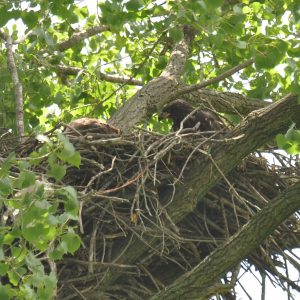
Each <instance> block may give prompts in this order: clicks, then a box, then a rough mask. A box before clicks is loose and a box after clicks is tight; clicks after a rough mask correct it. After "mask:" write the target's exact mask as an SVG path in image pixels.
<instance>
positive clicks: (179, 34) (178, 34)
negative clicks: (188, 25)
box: [169, 28, 183, 43]
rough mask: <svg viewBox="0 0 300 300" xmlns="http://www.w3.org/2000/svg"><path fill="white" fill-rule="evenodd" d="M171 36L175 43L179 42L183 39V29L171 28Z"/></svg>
mask: <svg viewBox="0 0 300 300" xmlns="http://www.w3.org/2000/svg"><path fill="white" fill-rule="evenodd" d="M169 36H170V38H171V39H172V40H173V41H174V42H175V43H178V42H180V41H181V40H182V39H183V31H182V29H181V28H171V29H170V30H169Z"/></svg>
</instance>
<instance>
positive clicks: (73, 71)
mask: <svg viewBox="0 0 300 300" xmlns="http://www.w3.org/2000/svg"><path fill="white" fill-rule="evenodd" d="M51 67H53V68H54V69H56V70H57V72H59V73H60V74H63V75H77V74H78V73H80V72H81V73H84V72H86V71H85V69H82V68H78V67H69V66H64V65H57V66H53V65H51ZM98 76H99V77H100V79H101V80H104V81H108V82H112V83H121V84H130V85H140V86H142V85H143V82H142V81H141V80H137V79H133V78H130V77H123V76H114V75H109V74H105V73H102V72H98Z"/></svg>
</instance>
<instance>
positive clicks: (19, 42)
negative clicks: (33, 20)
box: [14, 30, 34, 45]
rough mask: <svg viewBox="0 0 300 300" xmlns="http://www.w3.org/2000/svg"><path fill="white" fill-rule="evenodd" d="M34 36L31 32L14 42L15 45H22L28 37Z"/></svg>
mask: <svg viewBox="0 0 300 300" xmlns="http://www.w3.org/2000/svg"><path fill="white" fill-rule="evenodd" d="M33 34H34V31H33V30H29V31H28V32H27V33H26V34H25V35H23V36H22V37H21V38H19V39H18V40H16V41H14V44H15V45H17V44H21V43H23V42H24V41H25V40H26V39H27V38H28V37H30V36H31V35H33Z"/></svg>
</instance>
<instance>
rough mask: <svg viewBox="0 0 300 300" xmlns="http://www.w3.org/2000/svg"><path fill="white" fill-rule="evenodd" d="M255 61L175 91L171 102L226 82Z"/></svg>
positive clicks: (171, 96) (246, 62)
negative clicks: (223, 81)
mask: <svg viewBox="0 0 300 300" xmlns="http://www.w3.org/2000/svg"><path fill="white" fill-rule="evenodd" d="M253 61H254V60H253V59H249V60H247V61H245V62H244V63H242V64H240V65H238V66H235V67H233V68H231V69H230V70H228V71H226V72H224V73H222V74H220V75H218V76H216V77H214V78H211V79H209V80H206V81H203V82H201V83H197V84H193V85H190V86H186V87H183V88H181V89H179V90H178V91H175V92H174V93H172V94H171V95H170V101H172V100H175V99H177V98H178V97H179V96H182V95H184V94H187V93H190V92H193V91H196V90H199V89H202V88H204V87H207V86H209V85H211V84H214V83H217V82H220V81H222V80H224V79H225V78H228V77H230V76H232V75H233V74H235V73H237V72H238V71H240V70H242V69H244V68H246V67H248V66H250V65H251V64H252V63H253Z"/></svg>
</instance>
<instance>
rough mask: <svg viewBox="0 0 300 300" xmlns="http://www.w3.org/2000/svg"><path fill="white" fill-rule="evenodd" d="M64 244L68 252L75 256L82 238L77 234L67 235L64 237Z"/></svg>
mask: <svg viewBox="0 0 300 300" xmlns="http://www.w3.org/2000/svg"><path fill="white" fill-rule="evenodd" d="M62 243H65V245H66V248H67V251H68V252H69V253H71V254H74V253H75V251H77V250H78V249H79V247H80V244H81V240H80V237H79V236H78V235H77V234H75V233H67V234H65V235H63V236H62Z"/></svg>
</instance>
